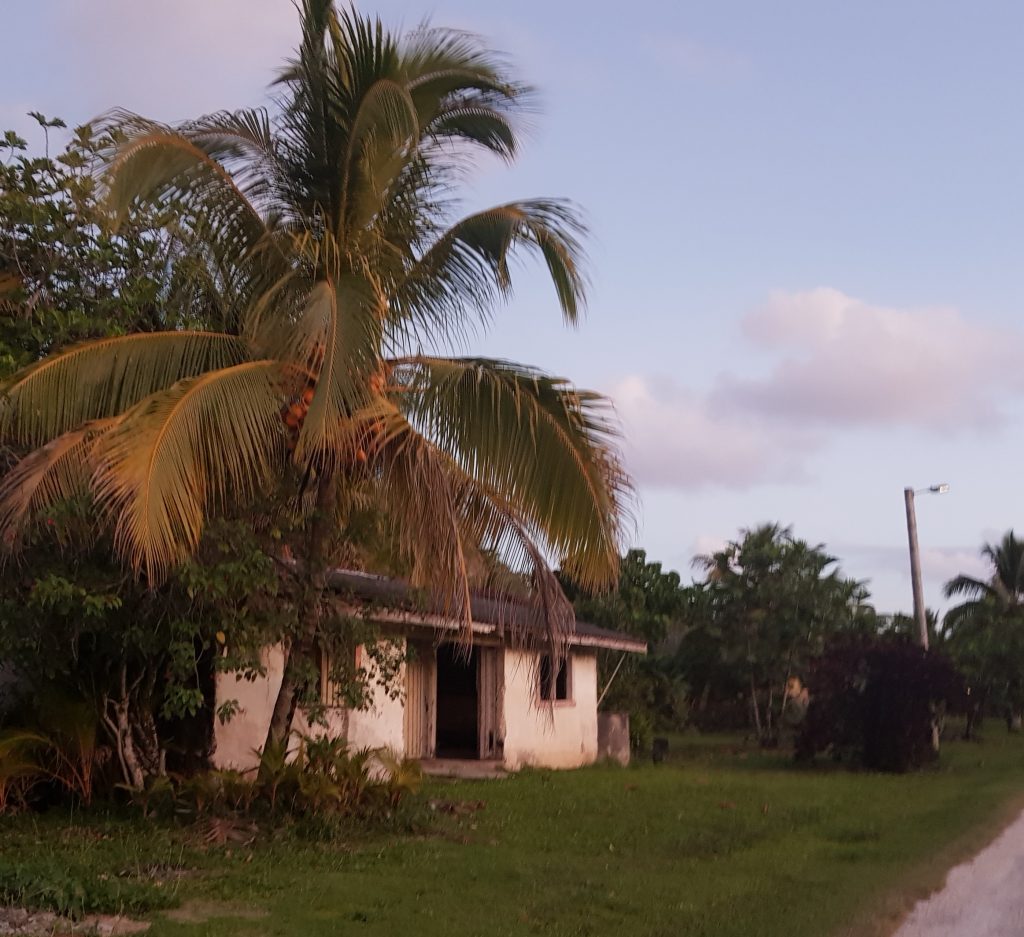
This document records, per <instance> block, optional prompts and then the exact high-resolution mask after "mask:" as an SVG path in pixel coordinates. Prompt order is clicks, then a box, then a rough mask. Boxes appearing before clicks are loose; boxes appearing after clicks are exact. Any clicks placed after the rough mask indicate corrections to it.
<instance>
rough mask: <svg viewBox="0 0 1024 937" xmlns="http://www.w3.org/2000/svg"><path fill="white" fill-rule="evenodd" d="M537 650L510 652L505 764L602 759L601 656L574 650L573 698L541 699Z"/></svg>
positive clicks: (569, 764) (573, 764) (568, 764)
mask: <svg viewBox="0 0 1024 937" xmlns="http://www.w3.org/2000/svg"><path fill="white" fill-rule="evenodd" d="M537 659H538V654H537V653H536V652H526V651H515V650H506V652H505V766H506V767H507V768H509V769H510V770H516V769H518V768H521V767H524V766H527V765H534V766H537V767H547V768H578V767H580V766H581V765H587V764H591V763H592V762H593V761H595V760H596V759H597V656H596V655H595V654H594V653H591V652H587V651H579V650H574V651H572V678H571V682H572V697H573V698H572V700H571V701H566V702H562V701H559V702H556V703H555V704H554V705H553V706H552V705H550V704H549V703H547V702H542V701H541V700H540V699H539V694H538V689H537V681H536V670H537V667H536V664H537Z"/></svg>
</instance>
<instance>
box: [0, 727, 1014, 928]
mask: <svg viewBox="0 0 1024 937" xmlns="http://www.w3.org/2000/svg"><path fill="white" fill-rule="evenodd" d="M1022 769H1024V740H1021V739H1015V738H1014V739H1011V738H1008V737H1006V736H1004V735H1003V734H1002V732H1001V730H999V729H998V728H997V727H996V726H995V725H993V726H992V727H991V728H990V737H989V739H988V741H986V742H985V743H983V744H965V743H951V744H948V745H947V746H946V749H945V751H944V754H943V759H942V764H941V766H940V767H939V768H937V769H936V770H934V771H930V772H928V773H925V774H920V775H916V776H909V777H883V776H878V775H868V774H848V773H845V772H840V771H822V770H818V771H803V770H797V769H794V768H792V767H790V766H789V765H788V764H787V763H786V761H785V760H784V759H783V758H781V757H774V756H767V755H761V754H758V753H747V752H746V751H743V750H738V749H737V746H736V744H735V743H734V742H728V741H727V740H721V739H718V740H716V739H711V740H709V739H706V738H704V739H700V740H699V741H693V742H686V741H685V740H679V741H676V742H674V745H673V753H672V756H671V760H670V762H669V763H667V764H665V765H662V766H658V767H654V766H651V765H646V764H645V765H640V766H635V767H632V768H629V769H621V768H616V767H595V768H590V769H586V770H583V771H576V772H541V771H536V772H534V771H531V772H524V773H522V774H520V775H517V776H514V777H511V778H509V779H507V780H501V781H490V782H486V781H485V782H445V783H441V782H436V783H432V784H431V785H430V786H429V787H428V789H427V791H426V794H425V796H426V797H429V798H432V799H434V800H442V801H449V802H459V803H462V804H464V805H465V806H464V807H463V809H462V812H459V813H455V814H447V813H439V814H438V818H437V819H436V820H435V821H434V822H433V823H432V824H431V828H429V829H428V830H427V832H425V833H420V834H415V835H411V836H395V835H388V834H384V833H380V834H374V835H366V836H363V837H361V838H357V839H354V840H352V841H351V842H349V843H347V844H346V845H338V844H333V845H327V844H318V843H312V842H308V841H300V840H298V839H296V838H295V837H293V836H291V835H287V836H279V837H277V838H276V839H269V840H268V839H267V838H264V839H262V840H257V842H256V844H254V845H252V846H239V845H235V846H230V845H228V846H205V845H203V844H202V843H201V842H199V841H198V840H197V837H196V836H195V834H194V833H185V832H183V831H180V830H173V829H168V828H167V827H165V826H160V825H156V824H148V823H146V822H144V821H141V820H138V819H133V820H126V819H118V818H113V817H112V818H107V819H105V820H100V819H95V818H90V819H89V820H87V821H84V820H83V819H82V818H81V817H80V816H78V815H76V816H75V817H74V818H73V819H72V820H71V821H70V825H69V819H68V816H67V814H61V815H57V814H56V813H55V812H51V813H49V814H47V815H45V816H43V817H37V818H33V817H18V818H14V819H8V820H3V821H0V888H3V887H4V882H5V881H7V882H10V881H12V880H18V881H22V882H24V881H26V880H31V879H32V878H33V876H35V875H38V876H39V880H40V881H42V880H44V879H46V880H49V878H56V879H58V880H59V881H63V882H66V883H67V886H66V887H68V888H71V889H74V888H75V887H78V886H77V885H76V884H75V883H76V882H78V883H84V887H86V888H99V889H104V888H106V889H108V890H110V889H112V890H113V891H112V892H111V893H112V894H115V893H116V894H121V895H123V896H124V897H125V898H126V899H127V900H128V901H129V904H130V903H131V901H132V900H133V896H137V895H142V896H143V898H144V899H146V900H150V899H151V898H152V896H153V895H157V896H163V897H164V898H165V899H166V901H167V902H168V903H178V904H180V905H181V907H180V908H179V910H178V911H177V912H176V913H175V916H176V918H178V919H177V920H172V919H168V918H167V917H165V916H164V915H163V914H162V913H161V912H153V913H152V915H151V917H152V920H153V921H154V924H153V927H152V930H151V931H150V934H151V935H152V937H173V935H191V937H198V935H243V934H244V935H275V934H276V935H295V937H299V935H301V937H317V935H331V937H336V935H348V934H359V935H368V937H369V935H381V937H384V935H395V934H416V935H417V937H430V935H446V937H460V935H466V937H469V935H472V937H480V935H488V937H501V935H530V934H543V935H565V937H568V935H612V934H614V935H650V937H654V935H659V937H660V935H664V937H680V935H709V937H711V935H713V937H730V935H736V937H757V935H764V937H769V935H786V937H793V935H796V934H799V935H801V937H814V935H826V934H836V933H846V932H854V933H885V932H886V928H887V927H889V926H891V924H892V921H893V920H894V917H895V916H896V915H898V914H899V913H900V912H901V911H902V910H905V909H906V906H907V902H908V900H912V899H913V897H915V896H917V895H920V894H923V893H925V892H926V891H927V890H929V889H930V888H932V887H935V886H937V885H938V884H939V883H941V881H942V878H943V876H944V871H945V869H946V868H947V867H948V866H949V865H950V864H952V863H953V862H955V861H957V860H958V859H959V858H961V857H962V856H963V855H964V854H965V853H967V852H969V851H971V850H972V849H974V848H976V847H978V846H980V845H981V844H982V843H983V842H984V841H985V839H986V838H987V837H990V836H991V835H992V834H993V833H994V832H995V830H996V828H997V826H998V824H1000V823H1001V822H1002V821H1003V820H1004V819H1008V814H1009V811H1010V809H1011V808H1012V807H1013V806H1014V805H1017V804H1019V802H1020V800H1019V798H1020V795H1021V794H1022V793H1024V770H1022ZM475 801H482V802H483V806H482V807H481V808H480V809H470V806H469V805H470V804H471V803H472V802H475ZM61 876H63V878H61ZM7 887H8V888H9V887H10V886H9V885H8V886H7ZM119 889H120V891H119Z"/></svg>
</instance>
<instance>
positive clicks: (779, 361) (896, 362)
mask: <svg viewBox="0 0 1024 937" xmlns="http://www.w3.org/2000/svg"><path fill="white" fill-rule="evenodd" d="M743 333H744V335H745V337H746V338H747V339H748V341H749V342H750V343H751V344H752V345H753V346H754V347H755V348H757V349H759V350H761V351H763V352H766V353H768V354H771V355H773V356H774V357H775V359H776V360H775V362H774V364H773V365H772V366H771V370H770V371H769V373H768V374H767V375H766V376H762V377H749V376H742V377H740V376H735V375H729V376H726V377H723V378H722V379H721V381H720V382H719V385H718V386H717V387H716V388H715V391H714V398H715V401H716V402H717V404H718V405H719V406H722V407H725V408H732V409H736V410H741V411H744V412H748V413H759V414H762V415H767V416H771V417H774V418H777V419H779V420H781V421H788V422H801V423H807V422H811V423H819V424H826V425H837V424H842V425H876V426H877V425H904V426H918V427H924V428H928V429H936V430H962V429H964V428H979V427H986V426H990V425H992V424H993V423H997V422H999V420H1000V419H1001V416H1002V414H1001V411H1000V407H999V402H998V398H999V395H1000V394H1001V393H1002V391H1003V390H1004V389H1005V388H1006V387H1007V385H1008V384H1011V383H1015V384H1016V385H1017V386H1019V384H1020V381H1019V378H1018V377H1017V373H1018V370H1019V364H1018V363H1019V361H1020V360H1021V356H1022V353H1024V338H1022V336H1021V335H1020V334H1019V333H1017V332H1011V331H1009V330H1003V329H997V328H994V327H991V326H986V325H980V324H977V323H974V322H969V321H968V320H967V319H965V318H964V317H963V315H961V314H960V313H959V312H958V311H957V310H955V309H950V308H920V309H899V308H890V307H884V306H875V305H870V304H868V303H865V302H863V301H861V300H859V299H855V298H853V297H850V296H847V295H845V294H843V293H841V292H840V291H838V290H834V289H816V290H810V291H807V292H800V293H775V294H773V295H772V296H771V298H770V299H769V302H768V303H767V304H766V305H765V306H764V307H763V308H761V309H759V310H757V311H756V312H754V313H752V314H751V315H749V316H747V318H746V319H745V320H744V322H743Z"/></svg>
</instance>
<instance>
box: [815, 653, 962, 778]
mask: <svg viewBox="0 0 1024 937" xmlns="http://www.w3.org/2000/svg"><path fill="white" fill-rule="evenodd" d="M807 685H808V688H809V690H810V705H809V706H808V709H807V716H806V719H805V720H804V723H803V726H802V728H801V731H800V733H799V736H798V737H797V746H796V748H797V757H798V758H800V759H805V760H808V759H812V758H813V757H814V756H815V755H817V754H819V753H828V754H830V755H831V756H832V757H833V758H834V759H836V760H837V761H841V762H843V763H846V764H849V765H851V766H859V767H864V768H868V769H871V770H874V771H893V772H903V771H909V770H911V769H913V768H917V767H920V766H921V765H923V764H925V763H926V762H928V761H930V760H931V759H932V758H933V757H934V749H933V746H932V734H933V728H932V727H933V723H934V721H935V719H936V716H937V713H938V712H939V711H941V708H942V707H943V706H944V705H947V704H952V703H956V702H957V701H959V698H960V696H961V695H962V692H963V683H962V680H961V678H960V675H959V674H958V673H957V671H956V670H955V668H954V667H953V665H952V664H951V663H950V662H949V660H948V659H947V658H945V657H944V656H942V655H941V654H939V653H937V652H935V651H925V650H923V649H922V648H920V647H918V646H917V645H914V644H911V643H910V642H909V641H907V640H905V639H902V638H892V637H888V638H851V639H847V640H845V641H840V642H838V643H834V644H833V645H832V646H831V647H830V648H829V649H828V650H827V651H826V652H825V653H824V654H822V655H821V656H820V657H818V658H817V659H816V660H814V661H813V662H812V664H811V668H810V672H809V675H808V679H807Z"/></svg>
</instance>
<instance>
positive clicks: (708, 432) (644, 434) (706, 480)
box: [611, 375, 817, 489]
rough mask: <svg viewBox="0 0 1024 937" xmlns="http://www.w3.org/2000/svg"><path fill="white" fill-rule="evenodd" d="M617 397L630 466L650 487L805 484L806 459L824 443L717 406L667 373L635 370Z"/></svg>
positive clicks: (618, 386)
mask: <svg viewBox="0 0 1024 937" xmlns="http://www.w3.org/2000/svg"><path fill="white" fill-rule="evenodd" d="M611 396H612V399H613V400H614V401H615V405H616V409H617V410H618V413H619V416H620V417H621V419H622V422H623V428H624V431H625V436H626V459H627V464H628V465H629V468H630V471H631V472H632V473H633V474H634V475H635V477H636V479H637V480H638V481H639V482H640V483H642V484H646V485H651V486H656V487H668V488H689V489H693V488H703V487H713V486H717V487H724V488H747V487H750V486H751V485H754V484H758V483H762V482H798V481H801V480H802V479H803V478H804V477H805V475H804V472H803V470H802V468H801V465H802V462H803V459H804V457H805V456H806V454H807V453H808V452H809V451H810V450H812V449H813V448H814V447H815V446H816V444H817V442H816V440H815V439H814V438H812V437H810V436H809V435H808V434H807V433H804V432H801V431H797V430H779V428H777V427H766V426H765V425H764V421H763V420H758V419H756V418H755V419H751V418H749V417H747V416H745V415H744V414H742V413H735V412H733V413H730V412H725V411H716V410H715V409H714V407H713V406H712V405H711V403H710V402H709V400H708V399H707V398H706V397H703V396H701V395H699V394H696V393H694V392H692V391H690V390H687V389H685V388H681V387H679V386H678V385H676V384H674V383H673V382H672V381H669V380H666V379H663V378H647V377H643V376H639V375H632V376H629V377H627V378H625V379H623V380H622V381H620V382H619V383H618V384H616V385H615V386H614V387H613V388H612V390H611Z"/></svg>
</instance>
